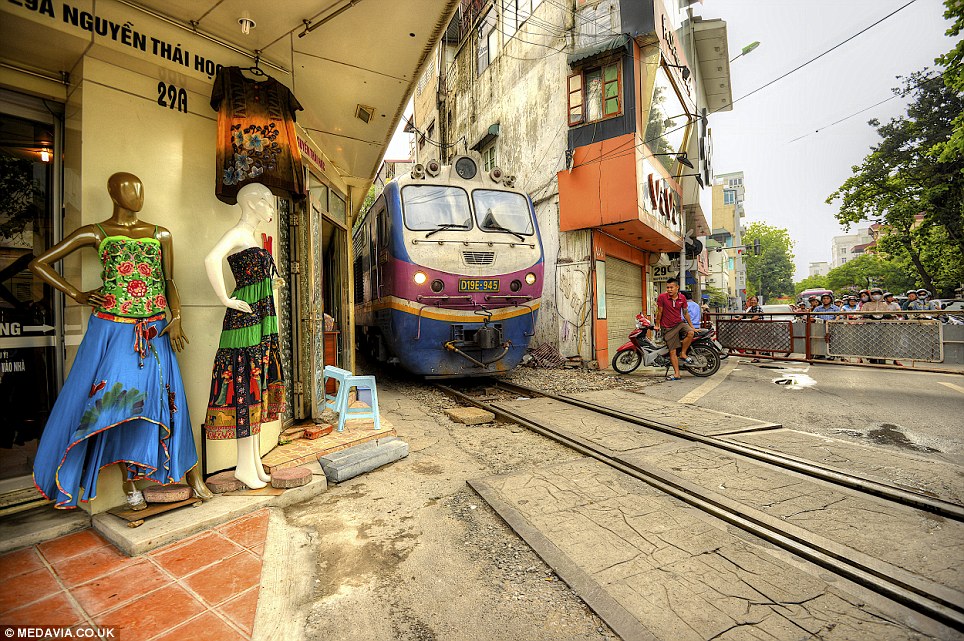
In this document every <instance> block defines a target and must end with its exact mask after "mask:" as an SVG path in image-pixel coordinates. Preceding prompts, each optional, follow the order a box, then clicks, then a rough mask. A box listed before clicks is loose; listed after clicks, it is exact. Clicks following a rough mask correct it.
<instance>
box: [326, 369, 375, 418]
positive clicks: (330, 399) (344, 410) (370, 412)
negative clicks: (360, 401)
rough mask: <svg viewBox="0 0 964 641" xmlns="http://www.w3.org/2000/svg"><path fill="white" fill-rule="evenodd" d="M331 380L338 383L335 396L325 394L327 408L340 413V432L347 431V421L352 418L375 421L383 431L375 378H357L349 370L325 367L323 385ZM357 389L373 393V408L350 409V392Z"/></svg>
mask: <svg viewBox="0 0 964 641" xmlns="http://www.w3.org/2000/svg"><path fill="white" fill-rule="evenodd" d="M329 378H333V379H335V380H336V381H338V390H337V391H336V392H335V395H334V396H332V395H331V394H325V406H326V407H328V408H329V409H332V410H334V411H336V412H338V431H339V432H343V431H345V421H346V420H348V419H350V418H352V419H354V418H370V419H372V420H373V421H375V429H376V430H380V429H381V423H380V422H379V420H378V392H377V391H376V390H375V377H374V376H355V375H354V374H352V373H351V372H349V371H348V370H344V369H341V368H338V367H334V366H333V365H325V370H324V378H323V383H322V384H324V383H327V382H328V379H329ZM352 388H355V390H356V391H357V390H358V389H359V388H361V389H369V390H371V393H372V402H371V407H348V392H350V391H351V390H352Z"/></svg>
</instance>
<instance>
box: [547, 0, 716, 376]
mask: <svg viewBox="0 0 964 641" xmlns="http://www.w3.org/2000/svg"><path fill="white" fill-rule="evenodd" d="M608 4H609V5H612V6H611V7H610V8H609V11H610V12H611V13H614V14H615V16H616V19H617V20H618V21H620V22H621V29H622V31H623V32H624V33H635V34H640V35H637V36H636V37H635V38H629V37H626V36H621V37H619V38H608V39H601V38H600V37H599V36H598V35H596V34H595V32H592V31H591V30H589V31H586V32H585V33H580V34H578V35H577V39H576V40H577V46H580V47H581V48H579V49H577V50H576V51H575V52H574V53H572V54H570V55H569V57H568V62H569V66H570V74H571V75H570V76H569V84H568V92H569V101H568V107H569V112H568V117H569V126H570V128H569V149H570V158H571V161H570V165H571V166H570V167H569V168H567V169H565V170H563V171H561V172H559V174H558V176H557V177H558V181H559V229H560V233H563V234H565V233H569V232H577V231H580V230H589V231H590V234H588V236H587V237H588V238H589V239H590V240H589V243H590V245H591V248H587V249H590V250H591V255H592V256H593V268H594V270H595V279H594V283H595V287H594V289H593V292H592V297H593V305H594V311H595V313H594V315H593V328H592V336H593V347H592V355H591V358H592V359H593V360H595V361H597V362H598V363H599V366H600V367H606V366H608V363H609V361H610V359H611V357H612V355H613V354H614V352H615V348H616V347H618V346H619V345H621V344H622V343H624V342H625V341H626V340H627V338H628V336H629V333H630V331H632V329H634V327H635V316H636V314H638V313H639V312H641V311H644V312H647V313H652V311H653V309H652V307H653V302H654V300H655V296H656V295H657V294H658V293H659V289H658V288H660V287H662V283H663V282H665V280H666V278H668V277H669V275H670V274H668V270H669V269H670V268H671V265H672V263H671V259H672V258H673V257H678V256H679V253H680V251H681V249H682V248H683V246H684V239H685V234H686V222H685V220H684V211H683V203H684V200H683V196H684V189H683V187H684V185H686V184H687V183H688V181H691V180H692V179H691V178H688V174H686V173H685V172H686V171H687V169H686V168H687V167H689V166H690V165H691V163H690V162H689V160H688V159H687V157H686V151H687V150H688V149H689V148H690V145H691V144H692V143H693V141H694V140H695V137H696V132H695V127H696V122H697V120H698V119H697V117H696V116H695V115H694V114H695V112H696V107H695V104H696V102H695V97H694V87H693V84H692V81H691V79H690V77H689V74H688V73H686V74H684V73H682V72H681V69H684V68H686V64H687V63H686V60H685V58H684V56H683V53H682V51H681V47H679V46H677V44H676V42H675V38H676V35H675V34H676V33H677V31H678V29H679V28H680V24H679V21H680V17H681V16H680V15H677V14H676V13H672V12H667V11H666V10H665V9H664V8H663V6H662V3H661V2H659V1H658V0H657V1H656V2H652V3H643V4H642V5H639V3H624V2H610V3H608ZM600 6H602V5H600ZM587 11H589V9H587ZM594 11H598V9H594ZM694 188H695V183H694ZM696 197H697V198H698V192H697V195H696ZM587 253H590V252H588V251H587ZM575 255H576V256H578V255H579V252H576V254H575ZM677 263H678V261H677Z"/></svg>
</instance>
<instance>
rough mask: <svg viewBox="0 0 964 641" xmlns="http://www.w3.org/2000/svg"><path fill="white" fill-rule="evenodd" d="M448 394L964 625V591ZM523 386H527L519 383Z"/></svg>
mask: <svg viewBox="0 0 964 641" xmlns="http://www.w3.org/2000/svg"><path fill="white" fill-rule="evenodd" d="M436 387H438V388H439V389H440V390H442V391H443V392H445V393H446V394H449V395H452V396H455V397H457V398H459V399H461V400H463V401H465V402H467V403H470V404H472V405H475V406H476V407H479V408H482V409H485V410H487V411H489V412H492V413H493V414H495V415H497V416H500V417H502V418H504V419H506V420H509V421H511V422H513V423H516V424H518V425H521V426H523V427H525V428H527V429H529V430H531V431H533V432H536V433H537V434H541V435H542V436H545V437H546V438H549V439H552V440H553V441H556V442H557V443H560V444H562V445H565V446H567V447H569V448H571V449H573V450H575V451H577V452H579V453H580V454H583V455H585V456H588V457H590V458H593V459H595V460H597V461H600V462H601V463H604V464H606V465H608V466H610V467H612V468H613V469H616V470H619V471H620V472H623V473H624V474H627V475H628V476H631V477H633V478H635V479H637V480H639V481H642V482H644V483H646V484H647V485H649V486H651V487H653V488H656V489H657V490H659V491H661V492H664V493H666V494H668V495H670V496H672V497H674V498H676V499H679V500H680V501H683V502H684V503H686V504H688V505H691V506H693V507H695V508H697V509H699V510H701V511H703V512H705V513H707V514H710V515H712V516H714V517H716V518H719V519H721V520H722V521H724V522H726V523H729V524H731V525H734V526H736V527H739V528H740V529H742V530H744V531H746V532H749V533H750V534H753V535H754V536H757V537H759V538H761V539H763V540H765V541H768V542H770V543H772V544H774V545H776V546H779V547H780V548H783V549H784V550H787V551H789V552H791V553H793V554H796V555H797V556H799V557H801V558H803V559H806V560H808V561H810V562H812V563H814V564H816V565H819V566H820V567H823V568H825V569H827V570H830V571H831V572H834V573H835V574H837V575H839V576H842V577H845V578H847V579H849V580H851V581H854V582H855V583H857V584H859V585H862V586H864V587H866V588H868V589H870V590H872V591H874V592H877V593H878V594H881V595H884V596H886V597H887V598H890V599H892V600H894V601H896V602H898V603H901V604H903V605H905V606H907V607H910V608H911V609H913V610H914V611H916V612H919V613H921V614H924V615H925V616H928V617H930V618H932V619H934V620H936V621H939V622H941V623H942V624H945V625H948V626H950V627H952V628H954V629H955V630H958V631H961V630H964V595H962V594H961V593H960V592H958V591H957V590H954V589H952V588H947V587H946V586H942V585H940V584H937V583H934V582H933V581H930V580H929V579H926V578H923V577H920V576H917V575H914V574H912V573H910V572H908V571H906V570H902V569H901V568H898V567H896V566H893V565H892V564H890V563H887V562H886V561H883V560H880V559H875V558H873V557H871V556H869V555H867V554H865V553H863V552H859V551H857V550H854V549H852V548H849V547H847V546H845V545H842V544H839V543H836V542H833V541H830V540H828V539H825V538H824V537H821V536H819V535H816V534H813V533H811V532H808V531H806V530H803V529H802V528H800V527H798V526H795V525H792V524H789V523H786V522H784V521H782V520H781V519H778V518H776V517H772V516H770V515H767V514H765V513H761V512H758V511H757V510H752V509H749V508H747V507H746V506H743V505H741V504H740V503H738V502H737V501H733V500H732V499H728V498H726V497H723V496H721V495H718V494H716V493H714V492H711V491H709V490H705V489H703V488H699V487H697V486H695V485H693V484H692V483H689V482H687V481H683V480H680V479H676V478H675V477H673V478H668V477H667V475H666V474H665V472H662V471H661V470H659V469H658V468H655V467H652V466H649V465H645V464H636V463H631V462H629V461H626V460H623V459H622V458H620V457H619V456H618V455H615V454H606V453H605V452H603V451H601V450H600V449H599V448H598V447H597V446H595V445H593V444H591V443H589V442H586V441H583V440H582V439H580V438H578V437H575V436H571V435H567V434H564V433H562V432H560V431H557V430H554V429H553V428H551V427H548V426H545V425H541V424H538V423H535V422H533V421H531V420H528V419H526V418H524V417H521V416H517V415H515V414H513V413H512V412H508V411H505V410H501V409H499V408H497V407H494V406H492V405H490V404H488V403H485V402H482V401H479V400H476V399H474V398H472V397H471V396H469V395H467V394H464V393H462V392H459V391H458V390H455V389H452V388H451V387H448V386H445V385H436ZM518 387H520V388H521V387H522V386H518Z"/></svg>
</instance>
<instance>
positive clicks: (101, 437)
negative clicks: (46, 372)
mask: <svg viewBox="0 0 964 641" xmlns="http://www.w3.org/2000/svg"><path fill="white" fill-rule="evenodd" d="M101 231H103V230H101ZM104 235H105V236H106V234H104ZM155 236H156V229H155ZM99 253H100V257H101V261H102V263H103V268H104V271H103V280H104V286H103V288H102V290H101V291H102V292H103V293H104V295H105V298H106V301H105V302H104V304H103V305H102V306H100V307H97V308H94V310H93V314H92V315H91V318H90V322H89V324H88V326H87V333H86V334H85V335H84V339H83V341H82V342H81V344H80V347H79V349H78V350H77V357H76V358H75V359H74V364H73V366H72V367H71V369H70V374H69V375H68V376H67V380H66V381H65V383H64V387H63V389H62V390H61V391H60V394H59V396H58V397H57V401H56V402H55V403H54V407H53V410H52V411H51V413H50V418H49V419H48V421H47V425H46V427H45V428H44V432H43V435H42V436H41V438H40V445H39V446H38V451H37V458H36V460H35V461H34V472H33V477H34V484H35V485H36V486H37V489H39V490H40V492H41V493H42V494H43V495H44V496H45V497H46V498H48V499H50V500H52V501H54V502H55V507H58V508H74V507H77V502H78V501H79V500H81V501H90V500H91V499H94V498H96V496H97V476H98V474H99V472H100V470H101V468H103V467H105V466H107V465H111V464H113V463H119V464H120V465H121V468H122V470H123V471H124V475H125V478H126V479H129V480H138V479H149V480H151V481H156V482H157V483H162V484H169V483H177V482H178V481H180V480H181V479H182V478H183V477H184V475H185V474H186V473H187V472H188V471H189V470H190V469H191V468H193V467H194V466H195V465H197V449H196V447H195V445H194V434H193V432H192V430H191V419H190V416H189V415H188V409H187V398H186V397H185V393H184V384H183V382H182V381H181V372H180V369H179V368H178V365H177V359H176V358H175V355H174V351H173V350H172V348H171V341H170V338H169V337H168V336H167V335H164V336H161V335H160V334H161V331H162V330H163V329H164V327H165V325H166V320H165V319H166V314H165V310H166V309H167V299H166V298H165V296H164V292H165V282H164V273H163V269H162V267H161V247H160V242H159V241H158V240H157V239H156V238H153V237H152V238H129V237H127V236H107V237H106V238H104V240H103V241H101V244H100V248H99Z"/></svg>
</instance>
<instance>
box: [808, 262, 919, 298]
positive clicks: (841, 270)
mask: <svg viewBox="0 0 964 641" xmlns="http://www.w3.org/2000/svg"><path fill="white" fill-rule="evenodd" d="M826 282H827V289H830V290H833V291H834V292H836V293H838V294H844V293H854V292H857V291H859V290H861V289H867V288H870V287H880V288H881V289H884V290H887V291H891V292H893V293H894V294H900V293H902V292H904V290H906V289H909V288H911V287H913V286H914V284H915V283H914V275H913V273H911V272H910V271H909V270H908V269H907V268H906V266H903V265H901V264H900V263H899V262H897V261H895V260H888V259H886V258H882V257H881V256H877V255H875V254H863V255H861V256H858V257H857V258H854V259H853V260H849V261H847V262H846V263H844V264H843V265H841V266H840V267H835V268H834V269H831V270H830V273H828V274H827V276H826Z"/></svg>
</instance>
